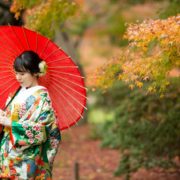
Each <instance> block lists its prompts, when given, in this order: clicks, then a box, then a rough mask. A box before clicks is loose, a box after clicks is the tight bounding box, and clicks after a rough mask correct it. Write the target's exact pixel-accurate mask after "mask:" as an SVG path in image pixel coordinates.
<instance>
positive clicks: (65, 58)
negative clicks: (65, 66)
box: [47, 56, 71, 64]
mask: <svg viewBox="0 0 180 180" xmlns="http://www.w3.org/2000/svg"><path fill="white" fill-rule="evenodd" d="M70 58H71V56H68V57H64V58H61V59H55V60H54V61H50V62H47V64H50V63H54V62H56V61H57V62H59V61H63V60H67V59H70Z"/></svg>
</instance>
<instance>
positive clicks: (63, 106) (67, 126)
mask: <svg viewBox="0 0 180 180" xmlns="http://www.w3.org/2000/svg"><path fill="white" fill-rule="evenodd" d="M51 96H53V97H56V96H54V94H52V95H51ZM54 104H56V105H57V103H56V101H54ZM61 107H62V109H63V110H64V112H66V110H65V109H64V106H61ZM54 110H56V109H54ZM65 114H66V113H65ZM58 118H59V117H58ZM63 122H65V123H66V125H67V127H68V128H69V127H70V126H69V124H68V123H67V122H66V120H65V118H64V117H63Z"/></svg>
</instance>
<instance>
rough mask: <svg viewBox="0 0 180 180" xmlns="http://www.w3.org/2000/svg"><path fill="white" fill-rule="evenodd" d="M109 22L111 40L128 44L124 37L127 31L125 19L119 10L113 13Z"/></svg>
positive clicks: (121, 44)
mask: <svg viewBox="0 0 180 180" xmlns="http://www.w3.org/2000/svg"><path fill="white" fill-rule="evenodd" d="M107 22H108V23H107V33H108V34H109V37H110V40H111V42H112V43H113V44H116V45H119V46H124V45H127V44H128V41H127V40H126V39H124V38H123V36H124V33H125V32H126V26H125V20H124V18H123V16H122V15H121V13H119V10H117V11H115V12H114V13H113V14H111V16H110V17H109V18H108V19H107Z"/></svg>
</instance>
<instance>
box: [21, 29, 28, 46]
mask: <svg viewBox="0 0 180 180" xmlns="http://www.w3.org/2000/svg"><path fill="white" fill-rule="evenodd" d="M22 30H23V34H24V38H25V39H26V43H27V45H28V48H29V49H30V45H29V42H28V38H27V35H26V32H25V30H24V27H22Z"/></svg>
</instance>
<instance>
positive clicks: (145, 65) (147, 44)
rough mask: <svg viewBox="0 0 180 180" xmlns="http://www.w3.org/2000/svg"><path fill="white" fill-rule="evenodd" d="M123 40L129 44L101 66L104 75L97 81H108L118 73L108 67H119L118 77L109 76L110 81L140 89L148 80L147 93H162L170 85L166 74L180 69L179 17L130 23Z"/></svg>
mask: <svg viewBox="0 0 180 180" xmlns="http://www.w3.org/2000/svg"><path fill="white" fill-rule="evenodd" d="M125 38H127V39H128V40H129V41H130V43H129V45H128V47H127V49H126V51H125V50H123V52H122V53H121V56H119V57H118V58H117V59H118V60H117V59H116V61H115V62H113V61H112V62H111V63H112V64H111V65H108V66H107V65H106V66H104V67H103V71H105V72H106V76H101V78H100V79H101V80H102V81H108V78H107V77H108V76H109V75H110V73H111V74H112V73H117V72H116V71H113V70H112V71H111V68H110V66H113V64H114V65H115V64H116V65H117V64H119V68H120V69H119V75H118V77H116V76H113V75H111V76H110V77H111V81H112V80H113V78H114V80H115V79H116V80H122V81H124V82H126V83H128V84H129V87H130V88H131V89H133V88H134V87H135V86H137V87H139V88H141V87H143V85H144V82H145V81H148V82H149V86H147V91H149V92H156V91H157V90H158V91H160V92H163V91H164V90H165V89H166V88H167V86H168V85H169V84H170V77H169V72H170V71H171V70H172V69H174V68H175V69H179V68H180V61H179V60H180V59H179V57H180V54H179V50H180V44H179V42H180V16H173V17H170V18H168V19H166V20H160V19H157V20H146V21H143V22H142V23H141V24H130V25H129V27H128V29H127V32H126V35H125ZM108 72H110V73H108ZM111 84H112V83H111ZM97 86H98V84H97Z"/></svg>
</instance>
